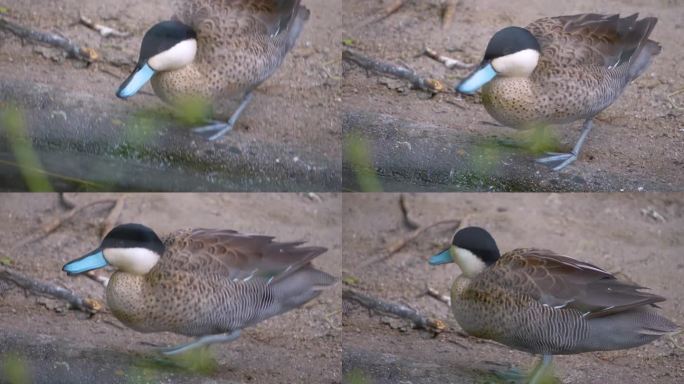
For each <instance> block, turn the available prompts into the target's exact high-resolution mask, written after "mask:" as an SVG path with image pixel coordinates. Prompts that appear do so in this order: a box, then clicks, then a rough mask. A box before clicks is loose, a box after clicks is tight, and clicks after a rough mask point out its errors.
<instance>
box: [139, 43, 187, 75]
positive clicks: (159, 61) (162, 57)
mask: <svg viewBox="0 0 684 384" xmlns="http://www.w3.org/2000/svg"><path fill="white" fill-rule="evenodd" d="M196 54H197V40H195V39H190V40H185V41H181V42H180V43H178V44H176V45H174V46H173V47H172V48H170V49H167V50H166V51H164V52H161V53H158V54H156V55H154V56H152V57H151V58H150V59H149V60H148V61H147V64H148V65H149V66H150V67H151V68H152V69H154V70H155V71H175V70H177V69H181V68H183V67H185V66H187V65H190V63H192V62H193V61H194V60H195V55H196Z"/></svg>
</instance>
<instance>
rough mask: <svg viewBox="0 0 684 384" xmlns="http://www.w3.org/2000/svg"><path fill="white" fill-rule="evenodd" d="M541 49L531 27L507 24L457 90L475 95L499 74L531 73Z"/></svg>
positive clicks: (519, 74) (518, 74)
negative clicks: (529, 29)
mask: <svg viewBox="0 0 684 384" xmlns="http://www.w3.org/2000/svg"><path fill="white" fill-rule="evenodd" d="M540 51H541V47H540V46H539V41H537V38H536V37H534V36H533V35H532V33H530V31H528V30H527V29H525V28H520V27H508V28H504V29H502V30H500V31H499V32H497V33H496V34H494V36H493V37H492V39H491V40H489V44H487V50H486V51H485V55H484V59H482V62H481V63H480V65H479V66H478V68H477V69H476V70H474V71H473V72H472V73H471V74H470V75H468V77H466V78H465V79H463V80H462V81H461V82H460V83H459V84H458V85H457V86H456V91H458V92H461V93H465V94H469V95H472V94H474V93H475V92H476V91H477V90H478V89H480V88H481V87H482V86H483V85H485V84H487V83H488V82H490V81H492V79H494V78H495V77H497V76H502V77H529V76H530V75H531V74H532V72H533V71H534V69H535V68H536V67H537V63H538V62H539V55H540Z"/></svg>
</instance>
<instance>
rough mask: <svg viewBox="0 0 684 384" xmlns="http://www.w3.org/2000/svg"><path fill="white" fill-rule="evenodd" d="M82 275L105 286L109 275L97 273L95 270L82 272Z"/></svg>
mask: <svg viewBox="0 0 684 384" xmlns="http://www.w3.org/2000/svg"><path fill="white" fill-rule="evenodd" d="M84 275H85V277H87V278H89V279H90V280H92V281H94V282H96V283H100V284H102V286H103V287H105V288H107V284H109V277H105V276H101V275H98V274H97V273H96V272H95V271H88V272H86V273H84Z"/></svg>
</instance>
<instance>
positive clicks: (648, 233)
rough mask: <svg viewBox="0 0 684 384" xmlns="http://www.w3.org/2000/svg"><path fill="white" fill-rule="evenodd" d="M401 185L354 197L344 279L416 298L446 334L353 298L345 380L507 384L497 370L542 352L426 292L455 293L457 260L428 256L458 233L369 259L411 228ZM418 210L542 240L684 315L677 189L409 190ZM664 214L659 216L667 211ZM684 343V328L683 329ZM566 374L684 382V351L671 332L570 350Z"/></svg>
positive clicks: (594, 379) (506, 235) (503, 236)
mask: <svg viewBox="0 0 684 384" xmlns="http://www.w3.org/2000/svg"><path fill="white" fill-rule="evenodd" d="M398 200H399V196H398V195H396V194H395V195H393V194H382V195H378V194H365V195H362V194H354V195H345V196H344V215H345V217H344V224H343V236H342V241H343V244H345V246H344V250H343V257H344V262H343V266H342V271H343V276H345V281H353V279H352V278H350V277H353V278H355V279H357V280H358V283H357V285H356V286H355V287H349V286H345V289H347V288H352V289H356V290H359V291H362V292H365V293H366V294H370V295H372V296H375V297H378V298H381V299H386V300H390V301H394V302H400V303H404V304H407V305H409V306H411V307H412V308H415V309H417V310H419V311H421V312H422V313H423V314H425V315H427V316H429V317H432V318H436V319H442V320H446V321H447V323H448V325H449V329H448V331H447V332H445V333H442V334H440V335H438V336H437V337H435V338H432V337H431V335H430V334H428V333H427V332H424V331H419V330H414V329H412V327H411V326H410V325H407V324H406V323H404V322H403V321H401V320H396V319H394V318H389V317H386V316H382V315H373V316H369V312H368V310H366V309H362V308H360V307H358V306H357V305H356V304H350V303H348V302H344V303H343V308H344V314H343V326H344V334H343V338H342V343H343V346H344V354H343V371H344V378H345V380H344V381H346V382H349V383H362V382H364V381H363V380H366V381H365V382H372V383H375V384H381V383H388V384H389V383H415V384H417V383H483V382H492V381H493V382H496V380H495V379H494V376H492V375H491V374H490V373H489V371H490V370H491V369H499V370H502V369H505V367H507V366H508V365H512V366H514V367H517V368H519V369H521V370H523V371H525V370H527V369H529V368H531V367H532V365H533V364H534V363H536V358H533V357H532V356H531V355H529V354H526V353H522V352H517V351H514V350H511V349H509V348H507V347H505V346H501V345H498V344H496V343H491V342H482V341H480V340H477V339H474V338H464V337H463V336H459V335H458V334H457V331H460V327H459V326H458V324H457V323H456V321H455V320H454V318H453V315H452V314H451V313H450V310H449V309H448V308H447V306H446V305H445V304H443V303H441V302H439V301H437V300H435V299H433V298H431V297H428V296H425V295H423V293H424V292H425V291H426V286H430V287H432V288H434V289H437V290H438V291H440V292H443V293H448V292H449V288H450V286H451V283H452V282H453V280H454V279H455V277H456V276H457V274H459V273H460V272H459V270H458V267H457V266H456V265H454V264H450V265H448V266H444V267H431V266H429V265H428V263H427V258H428V257H429V256H431V255H432V254H434V253H435V252H437V251H440V250H441V249H443V248H444V246H445V245H446V244H448V243H449V242H450V240H451V236H452V235H453V232H452V230H447V229H445V228H444V227H441V228H439V227H438V228H435V229H433V230H430V231H428V232H427V233H425V234H424V235H423V236H422V237H420V238H419V239H418V240H417V241H416V242H413V243H410V244H409V245H408V246H407V247H406V248H404V249H403V250H402V251H400V252H399V253H397V254H395V255H394V256H393V257H392V258H390V259H388V260H386V261H383V262H379V263H376V264H372V265H370V266H368V267H363V268H360V267H359V266H360V265H362V263H363V262H365V261H366V260H368V259H369V258H370V257H372V256H374V255H377V254H379V253H381V252H384V249H385V247H387V246H388V245H390V244H394V243H395V242H396V241H397V240H398V239H401V238H404V237H405V236H407V235H408V234H409V233H410V231H409V230H407V229H406V228H404V227H403V224H402V216H401V212H400V210H399V204H398ZM406 201H407V205H408V207H409V211H410V214H411V217H412V218H413V219H414V220H415V221H417V222H418V223H420V224H422V225H428V224H431V223H434V222H437V221H441V220H446V219H462V220H466V224H467V225H479V226H483V227H485V228H488V229H489V230H490V231H491V232H492V233H493V235H494V237H495V238H496V240H497V243H498V245H499V247H500V249H501V250H502V251H504V252H505V251H508V250H512V249H514V248H518V247H541V248H548V249H553V250H555V251H557V252H559V253H561V254H565V255H568V256H572V257H575V258H577V259H580V260H585V261H588V262H591V263H594V264H596V265H598V266H602V267H604V268H606V269H607V270H608V271H610V272H612V273H618V274H619V276H621V277H622V278H628V279H631V280H632V281H634V282H636V283H638V284H640V285H643V286H646V287H649V288H651V289H652V291H653V292H655V293H658V294H661V295H663V296H665V297H666V298H667V301H665V302H663V303H662V306H661V307H662V313H664V314H665V315H666V316H667V317H668V318H670V319H671V320H672V321H674V322H675V323H677V324H680V325H681V324H684V302H682V296H683V295H684V281H682V279H681V276H682V272H684V262H683V261H682V254H684V241H683V239H684V198H683V197H682V196H681V195H668V194H658V195H652V194H624V195H604V194H582V195H575V194H565V195H558V194H498V195H485V194H458V195H456V194H418V195H407V198H406ZM656 213H657V214H656ZM674 340H675V341H677V342H678V343H679V344H680V345H681V344H682V342H684V335H681V334H680V335H678V336H674ZM555 367H556V377H557V378H558V379H559V380H561V381H562V382H563V383H606V384H612V383H615V384H618V383H681V382H682V380H684V351H682V350H681V349H677V348H675V347H673V344H672V343H671V342H669V341H667V340H665V339H661V340H658V341H656V342H654V343H651V344H649V345H646V346H642V347H640V348H635V349H630V350H623V351H614V352H597V353H585V354H580V355H572V356H560V357H557V358H556V360H555Z"/></svg>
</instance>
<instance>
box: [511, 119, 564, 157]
mask: <svg viewBox="0 0 684 384" xmlns="http://www.w3.org/2000/svg"><path fill="white" fill-rule="evenodd" d="M520 136H521V138H520V142H521V143H520V146H521V148H522V149H524V150H525V151H527V152H528V153H531V154H533V155H540V154H544V153H546V152H554V151H557V150H558V148H559V147H560V140H559V139H558V136H557V135H556V132H555V131H554V130H553V128H552V127H551V126H550V125H546V124H537V125H535V126H533V127H531V128H530V129H526V130H524V131H520Z"/></svg>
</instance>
